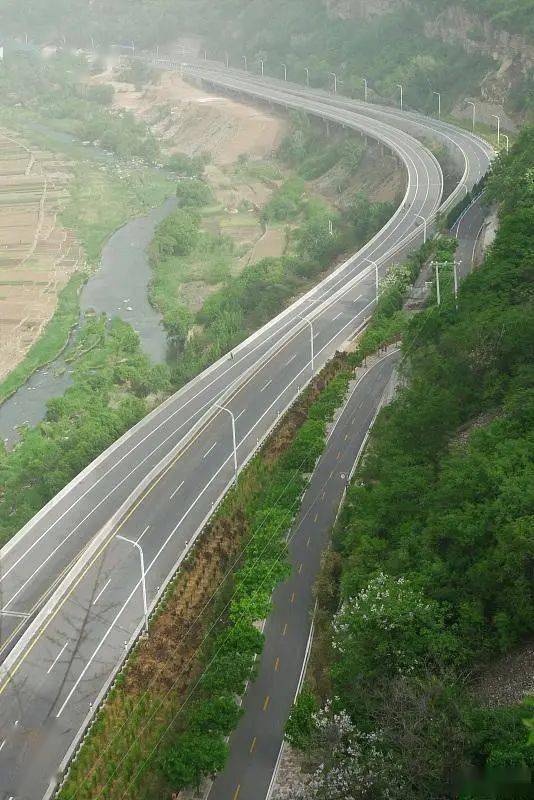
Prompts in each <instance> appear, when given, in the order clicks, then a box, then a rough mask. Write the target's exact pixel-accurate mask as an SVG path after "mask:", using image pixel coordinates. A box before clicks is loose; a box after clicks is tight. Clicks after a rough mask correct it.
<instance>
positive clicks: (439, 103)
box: [432, 92, 441, 119]
mask: <svg viewBox="0 0 534 800" xmlns="http://www.w3.org/2000/svg"><path fill="white" fill-rule="evenodd" d="M432 94H435V95H436V97H437V98H438V119H441V92H432Z"/></svg>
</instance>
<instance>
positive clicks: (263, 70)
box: [260, 58, 265, 78]
mask: <svg viewBox="0 0 534 800" xmlns="http://www.w3.org/2000/svg"><path fill="white" fill-rule="evenodd" d="M260 66H261V77H262V78H263V76H264V74H265V62H264V60H263V58H260Z"/></svg>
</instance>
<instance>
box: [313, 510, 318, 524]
mask: <svg viewBox="0 0 534 800" xmlns="http://www.w3.org/2000/svg"><path fill="white" fill-rule="evenodd" d="M318 516H319V512H317V514H316V515H315V517H314V519H313V521H314V522H317V517H318Z"/></svg>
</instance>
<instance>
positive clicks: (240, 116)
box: [93, 72, 286, 166]
mask: <svg viewBox="0 0 534 800" xmlns="http://www.w3.org/2000/svg"><path fill="white" fill-rule="evenodd" d="M93 81H94V82H95V83H107V84H111V85H112V86H113V88H114V89H115V98H114V106H115V107H116V108H120V109H125V110H128V111H132V112H133V113H134V114H135V115H136V116H137V117H139V118H140V119H143V120H144V121H145V122H146V123H147V124H148V125H150V127H151V128H152V130H153V132H154V134H155V135H156V136H157V138H158V139H159V140H160V143H161V145H162V147H163V148H164V149H165V150H166V151H167V152H168V153H173V152H182V153H187V154H188V155H191V156H192V155H199V154H200V153H203V152H209V153H210V155H211V157H212V160H213V163H214V164H216V165H218V166H225V165H229V164H233V163H235V162H236V161H237V160H238V158H239V156H240V155H242V154H246V155H247V156H249V157H251V158H255V159H262V158H268V157H270V156H271V155H272V154H273V152H274V151H275V150H276V149H277V147H278V145H279V143H280V140H281V138H282V136H283V135H284V133H285V130H286V123H285V122H284V120H283V119H282V118H281V117H277V116H275V115H273V114H267V113H266V112H264V111H262V110H260V109H258V108H255V107H254V106H248V105H244V104H242V103H237V102H235V101H234V100H230V99H229V98H227V97H222V96H219V95H214V94H210V93H208V92H205V91H203V90H202V89H201V88H198V87H196V86H192V85H191V84H189V83H187V82H186V81H184V80H182V79H181V78H180V77H179V75H177V74H176V73H173V72H163V73H162V74H161V78H160V80H159V81H158V82H157V83H155V84H151V85H150V86H147V87H146V88H144V89H142V90H141V91H137V90H136V89H135V87H134V86H132V84H129V83H121V82H119V81H117V80H115V79H114V77H113V73H111V72H106V73H102V75H98V76H97V77H95V78H94V79H93Z"/></svg>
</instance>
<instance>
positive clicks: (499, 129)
mask: <svg viewBox="0 0 534 800" xmlns="http://www.w3.org/2000/svg"><path fill="white" fill-rule="evenodd" d="M491 116H492V117H495V119H496V120H497V147H499V146H500V144H501V118H500V117H499V115H498V114H492V115H491Z"/></svg>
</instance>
